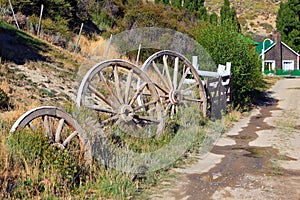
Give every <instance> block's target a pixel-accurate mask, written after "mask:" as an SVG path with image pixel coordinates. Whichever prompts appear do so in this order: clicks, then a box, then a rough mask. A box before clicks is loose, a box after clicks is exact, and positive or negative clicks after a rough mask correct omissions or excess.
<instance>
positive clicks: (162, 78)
mask: <svg viewBox="0 0 300 200" xmlns="http://www.w3.org/2000/svg"><path fill="white" fill-rule="evenodd" d="M152 66H153V68H154V70H155V71H156V73H157V74H158V76H159V78H160V79H161V80H162V82H163V83H164V84H165V86H166V87H167V88H168V90H171V88H172V85H170V84H169V83H168V82H167V81H166V79H165V78H164V77H163V75H162V74H161V73H160V71H159V69H158V67H157V65H156V63H155V62H154V61H153V62H152ZM157 85H159V84H157Z"/></svg>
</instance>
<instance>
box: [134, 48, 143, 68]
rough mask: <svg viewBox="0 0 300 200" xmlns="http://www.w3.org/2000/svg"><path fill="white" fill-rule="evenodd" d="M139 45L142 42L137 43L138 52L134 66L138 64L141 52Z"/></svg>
mask: <svg viewBox="0 0 300 200" xmlns="http://www.w3.org/2000/svg"><path fill="white" fill-rule="evenodd" d="M141 47H142V44H140V45H139V49H138V53H137V56H136V62H135V65H136V66H138V64H139V59H140V53H141Z"/></svg>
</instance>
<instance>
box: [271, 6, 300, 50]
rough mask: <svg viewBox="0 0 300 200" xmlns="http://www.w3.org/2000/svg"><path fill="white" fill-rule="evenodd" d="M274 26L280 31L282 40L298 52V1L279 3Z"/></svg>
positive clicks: (299, 10)
mask: <svg viewBox="0 0 300 200" xmlns="http://www.w3.org/2000/svg"><path fill="white" fill-rule="evenodd" d="M276 28H277V29H278V30H279V31H280V32H281V36H282V38H281V39H282V41H284V42H285V43H286V44H288V45H289V46H290V47H292V48H293V49H294V50H295V51H297V52H300V2H299V0H289V1H288V2H286V3H280V8H279V10H278V13H277V19H276Z"/></svg>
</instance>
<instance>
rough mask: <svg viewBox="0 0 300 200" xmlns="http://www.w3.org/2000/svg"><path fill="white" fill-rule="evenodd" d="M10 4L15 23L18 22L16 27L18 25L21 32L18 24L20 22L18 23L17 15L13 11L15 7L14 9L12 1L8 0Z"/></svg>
mask: <svg viewBox="0 0 300 200" xmlns="http://www.w3.org/2000/svg"><path fill="white" fill-rule="evenodd" d="M8 2H9V5H10V9H11V11H12V13H13V16H14V20H15V22H16V25H17V27H18V30H20V27H19V24H18V21H17V18H16V15H15V12H14V9H13V7H12V4H11V1H10V0H8Z"/></svg>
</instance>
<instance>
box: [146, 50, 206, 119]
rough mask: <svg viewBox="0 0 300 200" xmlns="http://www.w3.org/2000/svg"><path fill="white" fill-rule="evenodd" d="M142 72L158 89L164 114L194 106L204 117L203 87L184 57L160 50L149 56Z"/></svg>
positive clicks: (194, 70)
mask: <svg viewBox="0 0 300 200" xmlns="http://www.w3.org/2000/svg"><path fill="white" fill-rule="evenodd" d="M142 71H144V72H146V74H147V75H148V76H149V77H150V79H151V80H152V81H153V82H154V84H155V86H156V87H157V88H158V92H159V95H160V97H161V98H162V103H163V106H164V108H165V114H168V115H171V116H172V115H174V114H175V113H176V112H177V111H176V110H178V107H179V106H190V105H196V107H198V108H199V111H200V112H202V113H203V116H204V117H206V113H207V98H206V92H205V88H204V86H203V83H202V81H201V79H200V77H199V75H198V73H197V71H196V69H195V68H194V67H193V66H192V64H191V63H190V61H189V60H188V59H187V58H186V57H184V56H183V55H181V54H179V53H177V52H174V51H170V50H162V51H159V52H157V53H155V54H153V55H151V56H150V57H149V58H148V59H147V60H146V61H145V62H144V64H143V66H142Z"/></svg>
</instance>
